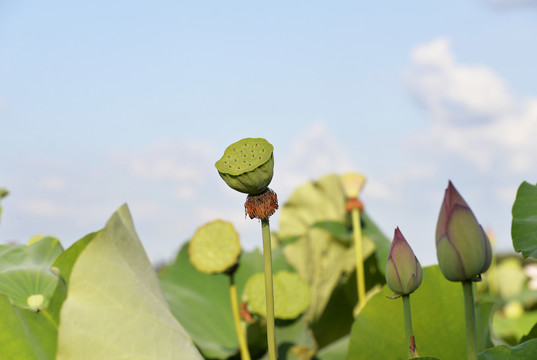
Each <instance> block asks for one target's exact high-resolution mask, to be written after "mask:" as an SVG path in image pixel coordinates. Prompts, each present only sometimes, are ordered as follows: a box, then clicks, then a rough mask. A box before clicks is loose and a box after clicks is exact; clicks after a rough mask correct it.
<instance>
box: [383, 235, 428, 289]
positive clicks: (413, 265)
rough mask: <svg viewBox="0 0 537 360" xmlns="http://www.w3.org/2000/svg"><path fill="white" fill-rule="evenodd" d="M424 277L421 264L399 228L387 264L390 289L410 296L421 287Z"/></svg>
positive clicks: (387, 281)
mask: <svg viewBox="0 0 537 360" xmlns="http://www.w3.org/2000/svg"><path fill="white" fill-rule="evenodd" d="M422 277H423V272H422V270H421V265H420V262H419V261H418V259H417V258H416V255H414V251H412V248H411V247H410V245H409V244H408V242H407V241H406V239H405V237H404V236H403V234H402V233H401V231H400V230H399V228H396V229H395V234H394V237H393V242H392V245H391V247H390V254H389V255H388V261H387V262H386V283H387V284H388V287H389V288H390V289H391V290H392V291H393V292H394V293H395V294H397V295H408V294H410V293H413V292H414V291H416V289H417V288H418V287H419V286H420V284H421V280H422Z"/></svg>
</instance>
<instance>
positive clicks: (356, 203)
mask: <svg viewBox="0 0 537 360" xmlns="http://www.w3.org/2000/svg"><path fill="white" fill-rule="evenodd" d="M352 209H358V210H359V211H360V212H362V211H364V203H362V202H361V201H360V199H358V198H350V199H348V200H347V204H345V210H347V212H351V211H352Z"/></svg>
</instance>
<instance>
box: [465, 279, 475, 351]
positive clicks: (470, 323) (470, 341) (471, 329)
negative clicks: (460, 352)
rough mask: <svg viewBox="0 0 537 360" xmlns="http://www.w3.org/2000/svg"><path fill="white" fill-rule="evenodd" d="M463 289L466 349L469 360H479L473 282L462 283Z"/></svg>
mask: <svg viewBox="0 0 537 360" xmlns="http://www.w3.org/2000/svg"><path fill="white" fill-rule="evenodd" d="M462 289H463V292H464V312H465V314H466V349H467V353H468V360H477V350H476V348H477V341H476V328H475V307H474V293H473V283H472V281H471V280H465V281H462Z"/></svg>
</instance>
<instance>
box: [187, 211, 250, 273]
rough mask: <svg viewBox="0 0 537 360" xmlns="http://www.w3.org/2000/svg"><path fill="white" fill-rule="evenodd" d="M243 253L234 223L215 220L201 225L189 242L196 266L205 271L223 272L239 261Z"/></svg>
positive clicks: (192, 260)
mask: <svg viewBox="0 0 537 360" xmlns="http://www.w3.org/2000/svg"><path fill="white" fill-rule="evenodd" d="M240 253H241V245H240V243H239V234H237V231H236V230H235V227H233V224H231V223H230V222H227V221H222V220H215V221H212V222H210V223H207V224H205V225H203V226H200V227H199V228H198V229H197V230H196V233H195V234H194V236H193V237H192V239H190V242H189V244H188V255H189V257H190V262H191V263H192V265H194V267H195V268H196V269H197V270H198V271H200V272H203V273H207V274H215V273H222V272H224V271H226V270H227V269H229V268H231V267H232V266H233V265H235V264H236V263H237V259H238V257H239V255H240Z"/></svg>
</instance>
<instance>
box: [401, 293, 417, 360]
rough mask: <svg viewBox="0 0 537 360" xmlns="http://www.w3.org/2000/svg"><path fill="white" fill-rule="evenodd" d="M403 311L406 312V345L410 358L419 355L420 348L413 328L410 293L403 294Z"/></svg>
mask: <svg viewBox="0 0 537 360" xmlns="http://www.w3.org/2000/svg"><path fill="white" fill-rule="evenodd" d="M402 298H403V311H404V314H405V335H406V346H407V350H408V352H409V356H410V357H409V359H414V358H417V357H419V354H418V350H417V349H416V341H415V339H414V331H413V330H412V314H411V312H410V295H403V296H402Z"/></svg>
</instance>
